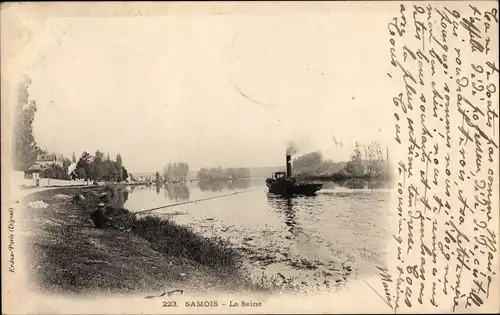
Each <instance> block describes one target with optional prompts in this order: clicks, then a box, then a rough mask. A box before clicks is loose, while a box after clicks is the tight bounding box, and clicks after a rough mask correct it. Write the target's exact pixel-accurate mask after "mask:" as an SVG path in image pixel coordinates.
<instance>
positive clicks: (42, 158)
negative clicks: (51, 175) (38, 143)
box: [24, 154, 63, 179]
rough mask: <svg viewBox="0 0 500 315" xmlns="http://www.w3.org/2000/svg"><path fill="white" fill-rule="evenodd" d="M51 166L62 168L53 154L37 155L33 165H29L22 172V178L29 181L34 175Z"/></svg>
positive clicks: (61, 163) (60, 162) (61, 164)
mask: <svg viewBox="0 0 500 315" xmlns="http://www.w3.org/2000/svg"><path fill="white" fill-rule="evenodd" d="M51 165H57V166H60V167H63V162H62V161H58V160H57V157H56V155H55V154H39V155H38V156H37V158H36V160H35V162H34V163H33V165H31V166H30V167H29V168H28V169H27V170H26V171H25V172H24V178H29V179H31V178H33V176H34V174H39V173H40V172H41V171H42V170H44V169H45V168H47V167H49V166H51ZM37 176H38V175H37Z"/></svg>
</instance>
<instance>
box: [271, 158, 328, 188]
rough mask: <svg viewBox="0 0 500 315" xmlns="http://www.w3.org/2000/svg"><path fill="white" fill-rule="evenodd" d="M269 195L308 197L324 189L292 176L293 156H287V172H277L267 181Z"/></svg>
mask: <svg viewBox="0 0 500 315" xmlns="http://www.w3.org/2000/svg"><path fill="white" fill-rule="evenodd" d="M266 185H267V187H268V188H269V193H272V194H276V195H281V196H286V197H290V196H295V195H306V196H312V195H314V194H316V192H317V191H318V190H320V189H321V188H322V187H323V184H320V183H310V182H305V181H299V180H297V179H296V178H295V177H293V176H292V162H291V155H289V154H287V155H286V172H275V173H274V176H273V177H270V178H267V179H266Z"/></svg>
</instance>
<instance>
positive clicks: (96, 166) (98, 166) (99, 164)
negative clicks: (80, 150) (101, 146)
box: [92, 150, 106, 180]
mask: <svg viewBox="0 0 500 315" xmlns="http://www.w3.org/2000/svg"><path fill="white" fill-rule="evenodd" d="M105 173H106V169H105V165H104V153H102V152H101V151H99V150H97V151H96V152H95V156H94V160H93V161H92V180H102V179H103V177H104V175H105Z"/></svg>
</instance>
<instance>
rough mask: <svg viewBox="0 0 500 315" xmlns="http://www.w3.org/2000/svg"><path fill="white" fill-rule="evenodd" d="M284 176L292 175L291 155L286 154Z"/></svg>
mask: <svg viewBox="0 0 500 315" xmlns="http://www.w3.org/2000/svg"><path fill="white" fill-rule="evenodd" d="M286 177H292V156H291V155H290V154H287V155H286Z"/></svg>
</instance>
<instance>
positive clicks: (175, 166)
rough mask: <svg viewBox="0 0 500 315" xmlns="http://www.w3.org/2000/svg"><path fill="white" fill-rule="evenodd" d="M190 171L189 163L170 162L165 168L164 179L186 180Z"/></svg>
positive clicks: (169, 180) (171, 180) (173, 180)
mask: <svg viewBox="0 0 500 315" xmlns="http://www.w3.org/2000/svg"><path fill="white" fill-rule="evenodd" d="M188 173H189V165H188V164H187V163H184V162H179V163H168V164H167V166H165V168H164V169H163V180H164V181H167V182H183V181H185V180H186V177H187V175H188ZM158 175H159V174H158ZM157 179H158V177H157Z"/></svg>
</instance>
